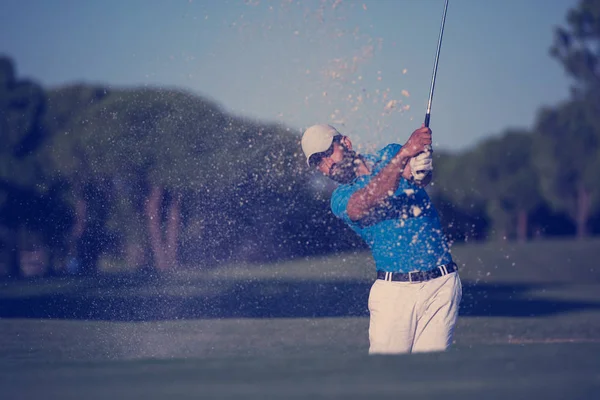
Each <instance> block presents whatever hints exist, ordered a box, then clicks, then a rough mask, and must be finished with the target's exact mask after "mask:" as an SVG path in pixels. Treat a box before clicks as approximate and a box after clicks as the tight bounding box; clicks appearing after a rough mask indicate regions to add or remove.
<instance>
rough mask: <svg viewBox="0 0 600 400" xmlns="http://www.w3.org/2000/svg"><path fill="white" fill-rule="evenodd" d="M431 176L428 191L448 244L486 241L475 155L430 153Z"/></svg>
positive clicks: (471, 152)
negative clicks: (431, 155)
mask: <svg viewBox="0 0 600 400" xmlns="http://www.w3.org/2000/svg"><path fill="white" fill-rule="evenodd" d="M433 157H434V173H433V182H432V185H430V186H429V187H428V191H429V192H430V193H431V197H432V201H433V202H434V203H435V204H436V207H437V208H438V210H439V212H440V217H441V220H442V223H443V224H444V225H445V230H446V232H447V234H448V236H449V237H450V239H451V240H452V241H469V240H481V239H484V238H485V237H486V231H487V228H488V224H489V221H488V220H487V217H486V215H485V207H486V199H485V198H484V196H483V194H482V192H481V190H480V188H479V187H478V184H477V177H478V174H477V170H476V169H475V168H474V167H473V166H474V165H475V160H476V158H475V152H474V151H473V150H468V151H465V152H463V153H459V154H448V153H444V152H440V151H435V152H434V153H433Z"/></svg>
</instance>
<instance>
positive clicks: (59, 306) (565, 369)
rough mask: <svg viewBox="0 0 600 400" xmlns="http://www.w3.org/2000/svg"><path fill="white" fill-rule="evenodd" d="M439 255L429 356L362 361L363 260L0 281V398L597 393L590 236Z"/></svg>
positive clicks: (599, 318) (597, 322) (598, 310)
mask: <svg viewBox="0 0 600 400" xmlns="http://www.w3.org/2000/svg"><path fill="white" fill-rule="evenodd" d="M453 252H454V257H455V260H456V261H457V263H458V264H459V266H460V267H461V270H460V275H461V278H462V280H463V288H464V294H463V303H462V305H461V316H460V317H459V321H458V324H457V327H456V331H455V344H454V346H453V347H452V348H451V349H450V350H449V351H448V352H446V353H439V354H438V353H436V354H413V355H403V356H387V357H383V356H377V357H373V356H368V355H367V354H366V353H367V349H368V336H367V329H368V313H367V310H366V300H367V295H368V290H369V287H370V284H371V283H372V282H373V279H372V276H373V264H372V260H371V259H370V256H369V255H368V254H367V253H357V254H340V255H336V256H329V257H318V258H312V259H304V260H296V261H290V262H284V263H278V264H273V265H234V266H228V267H223V268H220V269H214V270H203V271H195V270H190V269H188V270H181V271H178V272H176V273H173V274H170V275H167V276H160V277H157V276H149V275H143V276H136V275H123V274H119V275H102V276H100V277H60V278H56V277H55V278H48V279H34V280H24V281H18V282H2V283H1V284H0V332H1V333H2V334H1V335H0V390H1V391H0V393H2V395H1V397H0V398H2V399H18V398H42V397H43V398H57V399H67V398H73V399H75V398H86V399H96V398H98V399H99V398H111V397H112V398H144V399H157V398H234V397H238V398H239V397H243V398H257V399H258V398H309V397H310V398H338V397H341V398H398V397H401V398H411V399H412V398H439V397H444V398H451V399H453V398H456V399H458V398H460V399H465V398H474V399H488V398H493V399H496V398H497V399H500V398H523V399H530V398H538V397H539V398H544V399H547V398H552V399H554V398H556V399H595V398H598V397H597V393H598V391H599V390H600V361H599V360H600V274H599V273H598V272H597V268H598V262H597V260H598V259H599V258H600V241H598V240H589V241H582V242H574V241H540V242H533V243H528V244H511V243H487V244H470V245H468V246H456V247H455V249H454V251H453Z"/></svg>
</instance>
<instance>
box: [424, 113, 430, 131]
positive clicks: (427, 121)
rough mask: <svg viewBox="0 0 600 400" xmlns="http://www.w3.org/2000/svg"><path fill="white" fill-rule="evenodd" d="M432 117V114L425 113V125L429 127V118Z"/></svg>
mask: <svg viewBox="0 0 600 400" xmlns="http://www.w3.org/2000/svg"><path fill="white" fill-rule="evenodd" d="M430 117H431V114H429V113H427V114H425V127H426V128H429V118H430Z"/></svg>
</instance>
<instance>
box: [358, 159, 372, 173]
mask: <svg viewBox="0 0 600 400" xmlns="http://www.w3.org/2000/svg"><path fill="white" fill-rule="evenodd" d="M359 159H360V164H359V165H358V166H357V167H356V169H355V171H356V176H357V177H359V176H363V175H370V174H371V168H370V167H369V165H367V161H366V160H365V159H364V158H363V157H360V158H359Z"/></svg>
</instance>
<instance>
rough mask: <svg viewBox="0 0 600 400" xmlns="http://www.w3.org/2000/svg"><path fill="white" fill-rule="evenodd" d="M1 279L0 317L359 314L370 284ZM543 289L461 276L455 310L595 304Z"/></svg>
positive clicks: (538, 312) (535, 311)
mask: <svg viewBox="0 0 600 400" xmlns="http://www.w3.org/2000/svg"><path fill="white" fill-rule="evenodd" d="M9 285H10V284H9V283H7V284H6V285H5V286H4V287H3V288H0V318H52V319H74V320H80V319H86V320H105V321H106V320H109V321H152V320H172V319H197V318H319V317H357V316H367V315H368V309H367V299H368V294H369V289H370V286H371V284H370V283H369V282H359V281H322V282H317V281H286V280H274V279H272V280H268V279H264V280H258V281H238V282H229V283H228V284H222V285H220V286H214V285H212V286H211V287H210V289H211V290H204V291H202V290H201V291H197V292H196V294H185V290H183V289H180V290H178V288H177V285H176V284H173V283H172V282H171V283H168V284H167V283H165V281H152V282H147V281H146V282H144V281H143V280H139V279H123V278H119V279H114V278H111V279H108V278H102V279H95V280H92V278H86V280H82V281H80V282H78V283H77V284H75V285H71V286H70V289H69V290H63V291H60V290H48V291H46V292H44V291H39V290H28V291H27V292H30V293H31V294H28V295H27V294H25V293H26V291H25V290H23V291H17V293H16V294H15V290H10V291H9V290H7V288H9V287H10V286H9ZM57 286H58V287H64V286H60V285H57ZM554 286H557V285H554ZM25 287H26V288H29V286H25ZM549 287H550V285H539V284H491V283H481V282H480V283H477V284H474V283H471V282H468V281H463V300H462V303H461V315H462V316H467V317H468V316H489V317H532V316H548V315H554V314H559V313H565V312H571V311H578V310H585V309H600V303H598V302H582V301H569V300H565V299H560V300H559V299H552V298H540V297H537V298H534V297H532V296H531V292H532V291H534V290H540V289H542V288H549ZM164 288H168V290H162V289H164ZM13 289H14V288H13ZM204 293H206V294H204Z"/></svg>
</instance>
